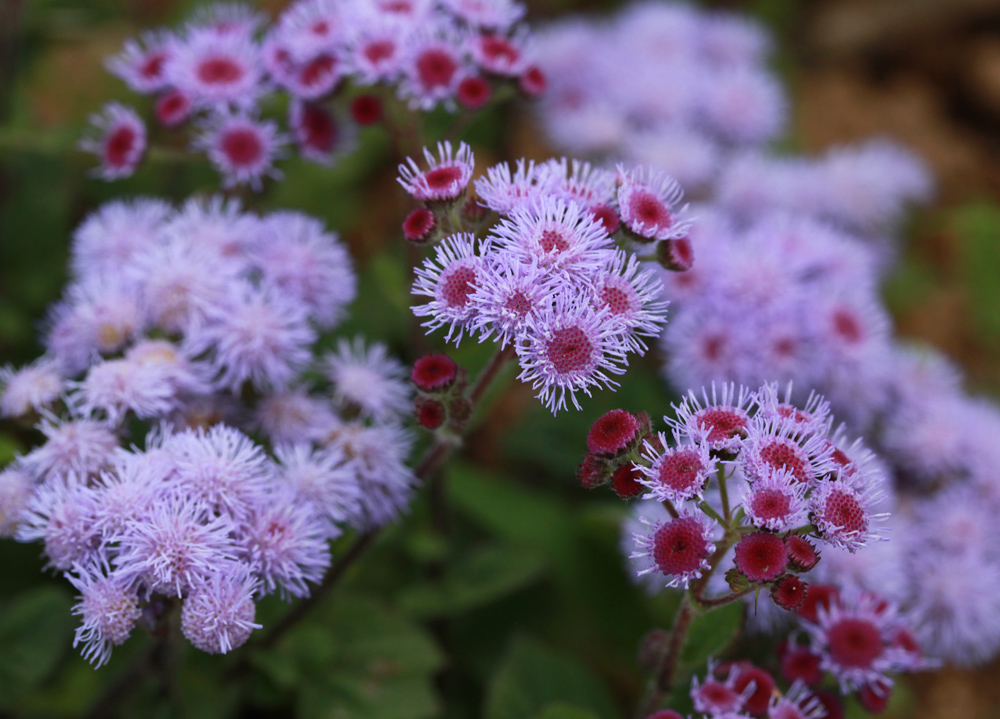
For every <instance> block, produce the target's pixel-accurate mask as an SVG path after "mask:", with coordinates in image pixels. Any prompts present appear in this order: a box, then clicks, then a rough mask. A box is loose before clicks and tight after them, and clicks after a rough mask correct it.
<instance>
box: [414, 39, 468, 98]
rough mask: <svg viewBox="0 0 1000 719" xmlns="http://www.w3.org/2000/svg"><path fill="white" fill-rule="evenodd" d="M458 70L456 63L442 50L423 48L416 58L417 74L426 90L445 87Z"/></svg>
mask: <svg viewBox="0 0 1000 719" xmlns="http://www.w3.org/2000/svg"><path fill="white" fill-rule="evenodd" d="M456 72H458V63H456V62H455V60H454V58H452V56H451V55H450V54H448V53H447V52H445V51H444V50H436V49H435V50H425V51H424V52H423V53H421V55H420V57H419V58H418V59H417V75H418V76H419V77H420V84H422V85H423V86H424V89H426V90H434V89H436V88H439V87H447V86H448V85H450V84H451V81H452V78H453V77H455V73H456Z"/></svg>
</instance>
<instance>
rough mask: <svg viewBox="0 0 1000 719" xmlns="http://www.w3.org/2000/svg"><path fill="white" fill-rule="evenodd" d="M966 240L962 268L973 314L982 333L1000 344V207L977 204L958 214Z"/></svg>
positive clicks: (957, 224) (958, 221) (959, 229)
mask: <svg viewBox="0 0 1000 719" xmlns="http://www.w3.org/2000/svg"><path fill="white" fill-rule="evenodd" d="M955 222H956V226H957V228H958V232H959V235H960V236H961V238H962V243H961V246H960V266H961V272H962V278H963V281H964V283H965V284H966V286H967V287H968V292H969V294H970V295H971V300H972V302H971V304H972V307H973V314H974V317H975V319H976V323H977V325H978V326H979V329H980V330H982V331H983V332H985V333H988V335H989V337H990V339H991V340H993V341H994V342H996V341H998V340H1000V282H997V268H998V267H1000V207H998V206H996V205H993V204H974V205H969V206H966V207H963V208H961V209H960V210H958V211H957V214H956V219H955Z"/></svg>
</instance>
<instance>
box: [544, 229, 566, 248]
mask: <svg viewBox="0 0 1000 719" xmlns="http://www.w3.org/2000/svg"><path fill="white" fill-rule="evenodd" d="M538 244H539V246H540V247H541V248H542V250H543V251H544V252H563V251H565V250H566V249H568V248H569V242H568V241H567V240H566V238H565V237H563V234H562V233H561V232H560V231H559V230H555V229H548V230H542V236H541V237H540V238H539V239H538Z"/></svg>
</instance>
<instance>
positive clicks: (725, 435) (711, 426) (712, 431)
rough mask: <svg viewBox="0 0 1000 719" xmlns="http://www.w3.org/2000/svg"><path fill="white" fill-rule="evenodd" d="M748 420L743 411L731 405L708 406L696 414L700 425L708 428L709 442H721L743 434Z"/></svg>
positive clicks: (696, 419) (702, 427)
mask: <svg viewBox="0 0 1000 719" xmlns="http://www.w3.org/2000/svg"><path fill="white" fill-rule="evenodd" d="M747 421H748V420H747V418H746V417H744V416H743V415H742V414H741V413H739V412H737V411H736V410H734V409H731V408H729V407H708V408H706V409H703V410H701V411H700V412H698V414H696V415H695V422H696V423H697V425H698V427H699V428H700V429H707V430H708V441H709V442H721V441H723V440H726V439H732V438H733V437H737V436H740V435H742V434H743V433H744V432H745V431H746V428H747Z"/></svg>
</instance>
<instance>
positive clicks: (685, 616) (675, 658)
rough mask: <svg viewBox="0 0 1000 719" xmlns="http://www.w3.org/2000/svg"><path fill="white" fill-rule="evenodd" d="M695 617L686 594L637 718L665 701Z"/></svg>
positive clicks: (647, 714)
mask: <svg viewBox="0 0 1000 719" xmlns="http://www.w3.org/2000/svg"><path fill="white" fill-rule="evenodd" d="M692 619H694V607H693V606H692V605H691V600H690V599H689V598H688V595H687V594H685V595H684V598H683V599H682V600H681V606H680V609H678V610H677V615H676V616H675V617H674V627H673V629H672V630H671V632H670V641H669V642H667V646H666V648H665V649H664V652H663V654H662V655H661V657H660V661H659V662H658V663H657V666H656V673H655V674H654V675H653V678H652V679H651V680H650V682H649V686H648V687H647V689H646V695H645V697H643V700H642V702H640V703H639V709H638V711H637V712H636V714H635V717H636V719H645V717H647V716H649V715H650V714H652V713H653V712H655V711H656V710H657V709H658V708H659V707H660V705H661V704H662V703H663V699H664V698H665V697H666V696H667V694H668V693H669V692H670V688H671V687H672V685H673V682H674V674H676V673H677V666H678V664H679V663H680V659H681V651H682V650H683V649H684V640H685V639H686V638H687V633H688V630H689V629H690V628H691V620H692Z"/></svg>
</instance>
